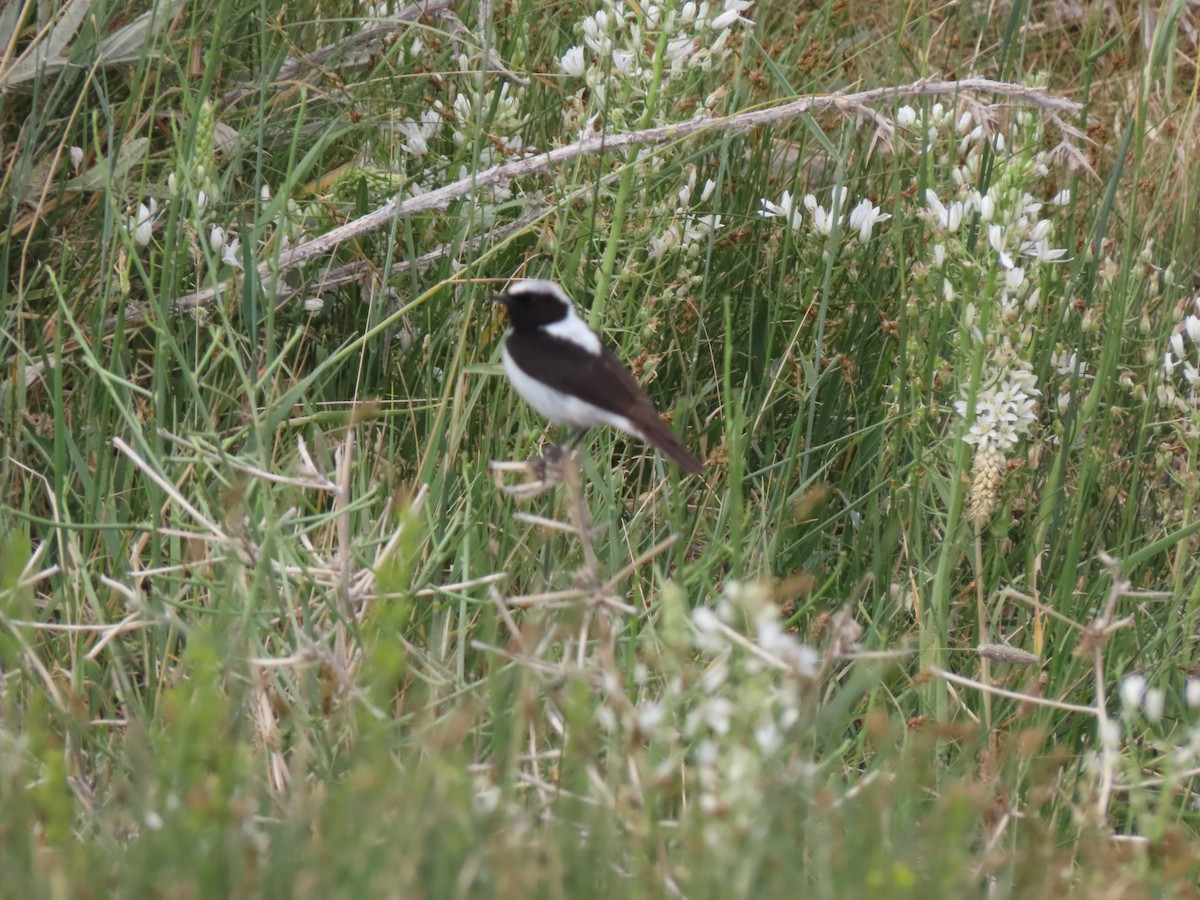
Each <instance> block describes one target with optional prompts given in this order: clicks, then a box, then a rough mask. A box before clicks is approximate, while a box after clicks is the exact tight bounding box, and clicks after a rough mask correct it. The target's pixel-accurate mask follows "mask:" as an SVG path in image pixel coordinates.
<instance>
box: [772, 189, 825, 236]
mask: <svg viewBox="0 0 1200 900" xmlns="http://www.w3.org/2000/svg"><path fill="white" fill-rule="evenodd" d="M814 202H815V201H814ZM759 203H760V204H761V205H762V209H760V210H759V211H758V214H759V215H760V216H762V217H763V218H764V219H776V218H778V219H783V220H784V222H786V223H787V226H788V227H789V228H791V229H792V231H799V230H800V225H801V222H802V221H803V217H802V216H801V215H800V210H799V209H797V208H796V203H795V201H794V200H793V199H792V195H791V193H790V192H789V191H784V192H783V193H782V194H780V196H779V202H778V203H772V202H771V201H770V200H765V199H764V200H760V201H759Z"/></svg>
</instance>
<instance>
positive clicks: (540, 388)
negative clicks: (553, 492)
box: [493, 279, 704, 475]
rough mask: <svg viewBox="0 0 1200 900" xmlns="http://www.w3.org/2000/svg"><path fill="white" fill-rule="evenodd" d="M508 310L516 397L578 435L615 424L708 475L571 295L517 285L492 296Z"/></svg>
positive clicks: (548, 284) (540, 284) (508, 361)
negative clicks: (580, 313) (578, 310)
mask: <svg viewBox="0 0 1200 900" xmlns="http://www.w3.org/2000/svg"><path fill="white" fill-rule="evenodd" d="M493 299H495V300H496V302H497V303H502V304H504V308H505V309H506V310H507V311H508V321H509V325H511V326H512V327H511V330H510V331H509V332H508V335H507V337H506V339H505V342H504V371H505V374H507V375H508V380H509V381H510V382H512V386H513V387H514V388H516V391H517V393H518V394H520V395H521V397H522V399H524V401H525V402H526V403H528V404H529V405H530V406H532V407H533V408H534V409H535V410H536V411H537V412H539V413H540V414H541V415H543V416H544V417H545V418H547V419H549V420H550V421H551V422H553V423H555V424H557V425H568V426H570V427H571V428H574V429H575V430H576V432H577V433H578V436H579V437H582V436H583V433H584V432H586V431H587V430H588V429H589V428H592V427H594V426H596V425H611V426H612V427H613V428H616V429H618V430H619V431H624V432H625V433H626V434H631V435H633V436H634V437H636V438H640V439H641V440H643V441H645V442H646V443H647V444H650V445H651V446H653V447H657V448H658V449H659V450H661V451H662V452H663V454H664V455H665V456H666V457H668V458H669V459H672V460H674V461H675V462H676V463H677V464H678V465H679V467H680V468H681V469H683V470H684V471H685V472H690V473H692V474H694V475H698V474H700V473H701V472H702V471H704V467H703V466H702V465H701V463H700V460H698V459H696V457H694V456H693V455H692V454H691V453H689V452H688V450H687V448H685V447H684V446H683V445H682V444H681V443H679V441H678V440H676V438H675V435H673V434H672V433H671V430H670V429H669V428H668V427H667V424H666V422H664V421H663V420H662V418H661V417H660V416H659V414H658V412H657V410H655V408H654V404H653V403H651V402H650V398H649V397H647V396H646V392H645V391H643V390H642V389H641V387H640V386H639V385H638V383H637V382H636V381H635V380H634V378H633V375H631V374H630V373H629V370H628V369H626V368H625V367H624V366H623V365H621V362H620V360H618V359H617V358H616V356H614V355H613V353H612V351H611V350H609V349H608V348H607V347H605V346H604V345H603V344H602V343H601V342H600V338H599V336H598V335H597V334H596V332H594V331H592V329H590V328H588V326H587V324H586V323H585V322H584V321H583V319H581V318H579V316H577V315H576V314H575V308H574V306H573V305H572V304H571V298H570V297H568V296H567V294H566V292H565V291H563V289H562V288H561V287H559V286H558V285H557V284H555V283H554V282H553V281H542V280H538V279H528V280H525V281H516V282H513V283H512V284H511V285H509V287H508V290H506V291H505V292H504V293H501V294H495V295H493Z"/></svg>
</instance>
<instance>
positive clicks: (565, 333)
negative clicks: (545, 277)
mask: <svg viewBox="0 0 1200 900" xmlns="http://www.w3.org/2000/svg"><path fill="white" fill-rule="evenodd" d="M542 330H543V331H545V332H546V333H547V334H552V335H554V336H555V337H557V338H562V339H563V340H565V341H570V342H571V343H573V344H578V345H579V347H580V349H582V350H584V351H585V352H587V353H590V354H592V355H593V356H595V355H596V354H597V353H599V352H600V338H598V337H596V332H594V331H592V329H590V328H588V327H587V323H586V322H584V321H583V319H581V318H579V316H577V315H575V310H574V309H573V308H572V307H571V306H570V305H569V304H568V305H567V316H566V318H564V319H559V320H558V321H557V322H551V323H550V324H549V325H543V326H542Z"/></svg>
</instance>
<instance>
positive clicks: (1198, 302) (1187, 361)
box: [1157, 297, 1200, 412]
mask: <svg viewBox="0 0 1200 900" xmlns="http://www.w3.org/2000/svg"><path fill="white" fill-rule="evenodd" d="M1192 306H1193V308H1194V309H1195V312H1194V313H1190V314H1188V315H1186V316H1184V318H1183V321H1182V322H1181V323H1180V324H1179V329H1178V330H1177V331H1176V332H1175V333H1174V334H1172V335H1171V340H1170V349H1168V350H1167V352H1166V353H1164V354H1163V375H1164V376H1165V379H1164V381H1163V383H1162V384H1160V385H1159V386H1158V390H1157V395H1158V402H1159V403H1161V404H1162V405H1163V406H1169V407H1173V408H1175V409H1178V410H1180V411H1181V412H1195V411H1196V410H1197V409H1200V297H1195V298H1193V300H1192ZM1176 384H1178V388H1179V389H1181V390H1179V389H1177V388H1176Z"/></svg>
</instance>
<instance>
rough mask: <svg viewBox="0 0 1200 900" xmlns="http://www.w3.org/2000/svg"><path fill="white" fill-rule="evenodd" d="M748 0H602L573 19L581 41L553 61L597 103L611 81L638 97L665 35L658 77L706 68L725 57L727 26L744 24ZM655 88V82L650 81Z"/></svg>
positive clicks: (645, 90)
mask: <svg viewBox="0 0 1200 900" xmlns="http://www.w3.org/2000/svg"><path fill="white" fill-rule="evenodd" d="M751 5H752V0H718V2H711V0H703V2H701V3H696V2H695V0H687V2H685V3H683V4H682V5H679V6H677V5H676V4H674V3H668V2H659V0H649V2H645V3H637V4H634V3H630V4H628V5H626V3H625V0H602V5H601V7H600V8H599V9H598V10H596V11H595V12H594V13H592V14H591V15H589V16H587V17H586V18H584V19H583V21H582V22H580V23H579V28H580V30H581V31H582V32H583V44H581V45H578V46H574V47H571V48H570V49H569V50H567V52H566V53H564V54H563V55H562V56H561V57H560V58H559V61H558V64H559V68H560V69H562V71H563V74H565V75H567V76H569V77H572V78H585V79H586V80H587V84H588V86H589V87H590V88H591V89H592V91H593V92H594V94H595V100H596V102H597V103H598V104H599V106H600V107H605V106H607V105H608V103H607V100H608V93H609V91H610V85H611V84H612V83H613V82H612V79H615V80H616V83H617V85H618V86H619V89H620V90H621V91H622V92H623V93H624V94H625V96H626V99H628V98H629V95H631V94H632V95H642V96H644V95H645V94H646V93H648V92H649V90H650V88H651V86H652V83H653V82H654V81H655V79H656V75H655V68H656V66H655V58H654V54H655V53H656V52H657V48H658V46H659V45H660V41H659V37H660V36H665V39H666V40H665V44H663V48H664V49H663V56H664V58H663V61H662V67H661V79H662V81H663V82H668V81H670V80H671V79H672V78H675V77H677V76H679V75H680V74H682V73H684V72H687V71H692V70H700V71H708V70H709V69H710V68H711V67H712V66H713V64H714V63H715V62H720V61H722V60H724V59H725V58H726V57H728V56H729V53H730V48H729V41H730V37H731V36H732V33H733V29H734V28H736V27H738V26H740V25H742V24H746V23H749V20H747V19H746V18H745V16H744V13H745V12H746V11H747V10H748V9H749V8H750V6H751ZM653 86H654V87H658V86H659V85H653Z"/></svg>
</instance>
